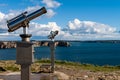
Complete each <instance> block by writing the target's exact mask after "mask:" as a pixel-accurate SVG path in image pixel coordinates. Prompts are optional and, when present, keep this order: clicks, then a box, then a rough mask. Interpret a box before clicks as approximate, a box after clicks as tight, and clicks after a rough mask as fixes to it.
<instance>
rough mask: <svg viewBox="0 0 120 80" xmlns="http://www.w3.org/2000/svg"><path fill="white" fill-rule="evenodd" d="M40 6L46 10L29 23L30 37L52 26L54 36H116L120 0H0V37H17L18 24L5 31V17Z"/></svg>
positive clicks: (119, 29)
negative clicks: (14, 27)
mask: <svg viewBox="0 0 120 80" xmlns="http://www.w3.org/2000/svg"><path fill="white" fill-rule="evenodd" d="M43 6H44V7H45V8H46V9H47V13H46V14H43V15H42V16H39V17H38V18H36V19H34V20H31V21H30V23H29V29H28V30H29V34H32V38H31V39H33V40H43V39H47V36H48V35H49V33H50V31H55V30H58V31H59V34H58V35H57V36H56V37H55V39H58V40H120V22H119V21H120V15H119V14H120V0H13V1H12V0H0V40H20V37H19V34H22V33H23V30H22V28H20V29H18V30H16V31H14V32H11V33H9V32H8V31H7V30H8V27H7V23H6V21H7V20H10V19H12V18H14V17H15V16H17V15H19V14H20V13H22V12H24V11H27V12H28V13H30V12H34V11H35V10H37V9H40V8H41V7H43Z"/></svg>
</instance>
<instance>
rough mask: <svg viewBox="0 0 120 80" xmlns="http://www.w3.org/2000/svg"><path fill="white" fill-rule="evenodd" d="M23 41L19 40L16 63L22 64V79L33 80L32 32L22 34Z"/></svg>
mask: <svg viewBox="0 0 120 80" xmlns="http://www.w3.org/2000/svg"><path fill="white" fill-rule="evenodd" d="M20 37H21V38H22V42H17V55H16V64H20V65H21V80H31V75H30V74H31V68H30V67H31V64H32V63H33V62H34V54H33V53H34V48H33V46H32V45H33V44H32V43H31V42H30V37H31V34H21V35H20Z"/></svg>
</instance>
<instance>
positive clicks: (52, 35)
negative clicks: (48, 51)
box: [48, 30, 59, 40]
mask: <svg viewBox="0 0 120 80" xmlns="http://www.w3.org/2000/svg"><path fill="white" fill-rule="evenodd" d="M58 32H59V31H58V30H56V31H51V32H50V34H49V35H48V39H51V40H52V39H54V37H55V36H56V35H57V34H58Z"/></svg>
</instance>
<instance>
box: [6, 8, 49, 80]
mask: <svg viewBox="0 0 120 80" xmlns="http://www.w3.org/2000/svg"><path fill="white" fill-rule="evenodd" d="M46 12H47V11H46V9H45V7H42V8H41V9H38V10H36V11H34V12H32V13H30V14H29V13H27V12H24V13H22V14H20V15H18V16H16V17H14V18H12V19H10V20H8V21H7V26H8V32H13V31H15V30H17V29H19V28H21V27H23V34H20V37H21V39H22V41H21V42H17V49H16V50H17V51H16V52H17V55H16V64H20V65H21V80H31V76H30V74H31V70H30V66H31V64H32V63H33V62H34V54H33V53H34V47H33V44H32V43H31V42H30V37H31V36H32V34H28V31H27V29H28V27H29V22H30V21H31V20H32V19H34V18H36V17H38V16H41V15H42V14H44V13H46Z"/></svg>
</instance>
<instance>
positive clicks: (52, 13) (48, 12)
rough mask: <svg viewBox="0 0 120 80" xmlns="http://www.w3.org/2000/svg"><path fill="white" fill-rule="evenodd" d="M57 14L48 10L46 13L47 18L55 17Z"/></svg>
mask: <svg viewBox="0 0 120 80" xmlns="http://www.w3.org/2000/svg"><path fill="white" fill-rule="evenodd" d="M55 14H56V13H55V12H54V11H53V10H52V9H48V10H47V13H46V16H47V17H49V18H50V17H53V16H54V15H55Z"/></svg>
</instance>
